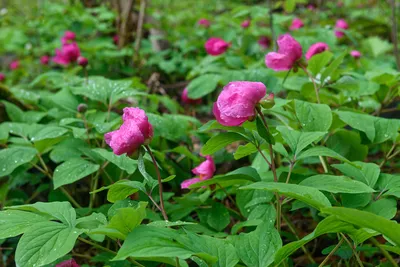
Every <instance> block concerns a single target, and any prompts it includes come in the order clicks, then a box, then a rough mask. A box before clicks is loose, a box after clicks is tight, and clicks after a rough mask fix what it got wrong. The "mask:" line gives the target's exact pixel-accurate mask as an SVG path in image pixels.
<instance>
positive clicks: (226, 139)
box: [201, 132, 246, 155]
mask: <svg viewBox="0 0 400 267" xmlns="http://www.w3.org/2000/svg"><path fill="white" fill-rule="evenodd" d="M243 140H246V138H245V137H244V136H243V135H241V134H238V133H232V132H228V133H219V134H217V135H215V136H213V137H211V138H210V139H209V140H208V141H207V143H205V144H204V146H203V148H202V149H201V153H202V154H203V155H211V154H214V153H215V152H217V151H218V150H220V149H221V148H224V147H225V146H227V145H229V144H231V143H233V142H236V141H243Z"/></svg>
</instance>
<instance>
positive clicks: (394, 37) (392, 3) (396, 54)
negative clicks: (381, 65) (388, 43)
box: [389, 0, 400, 70]
mask: <svg viewBox="0 0 400 267" xmlns="http://www.w3.org/2000/svg"><path fill="white" fill-rule="evenodd" d="M389 3H390V7H391V9H392V42H393V46H394V49H393V52H394V57H395V59H396V63H397V69H398V70H400V53H399V43H398V42H399V41H398V36H397V16H396V1H395V0H389Z"/></svg>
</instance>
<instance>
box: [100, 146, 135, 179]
mask: <svg viewBox="0 0 400 267" xmlns="http://www.w3.org/2000/svg"><path fill="white" fill-rule="evenodd" d="M93 151H94V152H96V153H97V154H99V155H100V156H101V157H103V158H104V159H106V160H108V161H110V162H111V163H113V164H115V165H117V166H118V167H119V168H120V169H122V170H124V171H126V172H127V173H128V174H132V173H134V172H135V171H136V169H137V161H136V160H133V159H131V158H129V157H128V156H127V155H126V154H123V155H120V156H117V155H115V154H114V153H113V152H111V151H107V150H105V149H104V148H94V149H93Z"/></svg>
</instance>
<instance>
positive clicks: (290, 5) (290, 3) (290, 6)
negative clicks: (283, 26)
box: [283, 0, 296, 13]
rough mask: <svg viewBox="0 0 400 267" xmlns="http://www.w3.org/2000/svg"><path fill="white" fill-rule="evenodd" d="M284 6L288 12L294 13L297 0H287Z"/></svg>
mask: <svg viewBox="0 0 400 267" xmlns="http://www.w3.org/2000/svg"><path fill="white" fill-rule="evenodd" d="M283 8H284V9H285V11H286V12H288V13H292V12H293V11H294V9H295V8H296V0H285V1H284V4H283Z"/></svg>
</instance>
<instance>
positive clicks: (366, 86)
mask: <svg viewBox="0 0 400 267" xmlns="http://www.w3.org/2000/svg"><path fill="white" fill-rule="evenodd" d="M166 2H173V3H166ZM166 2H165V1H160V3H158V1H155V3H153V4H152V5H151V6H150V7H149V13H150V15H152V16H153V17H154V18H156V19H158V20H159V21H160V27H161V29H162V30H164V31H165V33H166V35H165V36H168V41H169V42H170V44H172V47H170V49H167V50H164V51H163V52H154V51H153V50H152V49H151V41H152V40H151V36H150V37H149V38H148V39H145V40H143V41H142V48H141V51H140V52H141V53H140V55H141V60H142V62H141V64H143V65H144V66H147V67H149V68H150V69H156V70H157V71H161V72H162V75H163V79H164V80H165V81H168V82H175V81H180V80H182V79H187V80H191V82H190V83H189V85H188V92H189V97H191V98H201V97H206V96H207V97H208V99H209V100H214V99H215V98H216V95H217V93H218V91H219V89H221V87H222V86H223V85H225V84H226V83H228V82H230V81H236V80H247V81H260V82H263V83H264V84H265V85H266V86H267V88H268V91H272V92H274V93H275V94H276V97H275V105H274V106H273V107H272V108H270V109H262V111H261V112H262V113H263V116H262V117H261V116H258V117H257V118H256V119H255V120H254V121H247V122H245V123H244V124H243V125H242V126H240V127H226V126H222V125H220V124H219V123H218V122H216V121H215V120H210V119H209V118H210V117H209V115H210V114H211V106H212V101H204V102H203V105H201V106H199V107H182V106H181V105H180V103H179V102H178V101H177V100H176V97H175V96H174V95H172V94H171V95H169V94H165V91H160V92H161V93H159V92H158V91H157V92H154V90H152V89H151V88H147V86H146V85H145V84H144V82H143V81H145V80H146V78H148V77H147V76H146V75H147V74H148V73H147V72H146V71H143V73H141V72H140V70H135V72H136V74H138V75H143V76H131V75H130V74H131V73H132V71H133V70H132V67H131V66H129V64H124V61H125V60H126V59H127V58H131V57H132V53H133V51H132V48H130V47H127V48H123V49H120V50H118V49H117V48H116V47H115V45H113V44H112V39H111V38H110V35H111V34H112V33H113V32H114V31H113V30H112V22H113V20H114V19H115V14H114V13H113V12H111V11H109V10H108V9H107V7H106V6H100V7H96V8H84V7H83V6H82V5H81V4H76V3H75V4H72V5H63V4H57V3H47V2H46V4H45V5H43V7H41V8H40V9H38V11H37V12H40V14H41V16H40V17H39V16H37V14H34V15H33V18H32V19H31V23H28V24H26V25H22V24H17V22H18V20H19V19H22V18H20V17H18V16H17V17H16V18H14V19H12V18H11V16H10V15H11V14H13V13H12V12H13V10H12V9H10V10H9V14H7V17H6V19H5V20H4V21H3V20H2V21H0V25H1V26H2V28H1V29H0V42H1V43H4V44H5V45H4V46H2V47H0V53H11V54H13V55H18V56H19V57H20V58H21V60H22V62H23V68H21V69H19V70H18V71H15V72H12V73H9V75H8V77H12V78H7V80H6V83H5V84H4V85H0V93H1V94H0V95H1V96H2V100H1V103H2V106H3V107H4V110H5V114H4V115H2V116H3V117H6V118H7V120H6V121H4V122H2V123H1V124H0V145H1V151H0V203H1V206H2V207H3V208H4V209H3V210H2V211H0V244H1V246H2V247H5V248H9V247H11V248H12V249H9V250H7V249H5V250H3V249H1V248H0V253H2V254H3V256H4V257H3V258H4V259H6V261H7V262H6V265H7V264H12V263H11V262H13V261H15V262H16V265H17V266H21V267H30V266H45V265H46V266H55V265H56V264H57V263H59V262H61V261H63V260H65V259H68V258H71V257H73V258H75V259H76V260H77V261H78V262H80V263H90V265H94V264H96V265H107V266H158V265H160V264H166V265H170V266H189V265H190V266H192V264H193V265H194V264H197V265H198V266H220V267H222V266H223V267H233V266H280V265H282V266H288V265H290V266H292V265H295V264H298V265H302V266H304V265H306V264H307V263H309V264H313V263H314V264H315V263H316V262H317V263H321V262H322V261H324V258H325V256H326V255H328V256H326V257H327V258H326V260H327V261H328V262H329V261H330V260H332V259H333V257H335V259H337V260H338V261H342V262H345V263H346V264H348V265H351V264H353V265H354V266H356V265H357V264H359V265H360V266H362V262H363V261H364V262H370V263H372V264H374V265H378V264H382V266H384V264H386V263H389V264H391V265H393V266H397V263H396V262H397V261H398V259H399V255H400V226H399V224H398V223H397V222H396V220H398V219H399V217H398V212H397V202H398V198H400V176H399V175H398V174H397V171H398V166H399V161H398V157H396V156H397V155H399V154H400V150H399V149H400V148H399V144H400V137H399V128H400V120H399V119H396V118H392V117H393V113H391V112H392V111H393V110H394V111H396V110H397V107H396V105H397V103H396V101H398V96H399V88H400V73H399V72H398V71H397V70H396V66H395V60H394V58H393V56H392V54H391V52H392V44H391V43H389V42H388V41H386V40H384V39H381V37H378V36H379V35H381V34H382V32H386V31H388V24H386V23H385V22H382V21H381V20H380V16H381V15H380V13H379V12H380V10H381V8H382V7H381V6H379V5H378V6H373V5H372V6H369V7H368V10H359V9H355V10H354V11H352V12H351V13H350V14H347V15H348V17H349V21H350V22H351V25H361V26H354V27H350V29H349V30H348V31H346V38H345V39H344V40H340V41H339V40H337V39H336V38H335V37H334V35H333V28H332V26H331V27H329V25H334V21H335V19H337V18H338V14H340V15H341V16H344V13H346V11H347V10H345V11H343V8H340V7H337V6H336V5H334V6H329V5H331V4H332V3H330V4H328V6H327V7H329V9H328V8H326V9H324V8H321V9H320V10H317V11H315V10H314V11H310V10H308V9H306V8H304V7H305V6H303V5H302V4H303V3H300V2H304V1H277V2H276V3H275V4H276V6H273V7H271V8H273V9H274V10H275V13H274V14H273V19H274V22H273V23H274V24H273V25H272V27H269V20H268V14H269V13H268V12H269V9H268V8H267V7H265V6H264V4H262V5H261V4H260V5H256V4H254V5H249V6H245V5H242V4H240V3H237V1H229V3H228V1H227V3H226V4H223V3H219V4H218V6H217V7H216V8H215V7H214V6H211V5H207V3H204V4H199V5H198V7H199V8H198V9H196V10H200V11H196V12H199V13H198V14H197V13H194V14H195V15H196V16H194V14H193V13H191V12H188V11H187V10H186V12H185V11H184V9H185V8H187V5H188V3H189V1H188V3H186V1H181V2H184V3H180V4H178V2H179V1H166ZM200 2H202V1H200ZM211 2H214V1H211ZM274 2H275V1H274ZM354 2H356V1H354ZM167 4H168V5H169V6H170V7H169V8H171V9H174V10H175V12H165V9H166V5H167ZM347 4H349V3H347ZM350 4H351V3H350ZM352 4H354V5H357V4H358V3H352ZM175 5H178V6H175ZM190 5H192V3H191V4H190ZM296 5H297V8H296V13H297V15H298V16H304V17H306V16H308V17H310V18H309V19H308V20H306V21H307V23H306V26H305V27H304V28H302V29H300V30H298V31H296V32H294V33H293V36H295V38H296V39H298V40H299V42H300V43H301V44H302V46H303V49H306V48H308V47H309V46H310V45H311V44H313V43H315V42H318V41H324V42H326V43H327V44H328V45H329V47H330V51H326V52H324V53H320V54H318V55H316V56H314V57H313V58H311V60H309V62H308V66H307V69H306V70H307V73H308V74H309V76H308V75H306V74H305V73H304V72H303V71H302V70H299V71H298V72H294V71H290V72H286V73H275V72H273V71H272V70H269V69H266V67H265V65H264V55H265V52H266V51H263V50H261V49H260V48H259V47H258V44H257V39H258V37H260V36H263V35H268V36H271V34H272V32H271V29H273V30H274V34H276V35H279V34H281V33H284V32H286V31H287V27H288V24H289V23H290V21H291V20H292V18H294V15H290V14H289V15H287V14H285V15H284V14H283V13H282V12H280V13H278V12H276V11H278V10H280V9H282V8H283V9H284V10H285V11H286V12H292V11H293V10H295V9H294V8H295V7H296ZM180 8H181V9H182V10H180ZM211 8H212V9H213V10H210V9H211ZM386 8H387V7H386ZM15 11H16V10H15ZM178 11H179V12H178ZM220 11H224V12H223V13H221V14H220ZM214 12H215V14H220V15H218V16H212V18H213V19H214V21H213V20H212V19H211V18H210V17H211V15H210V14H214ZM65 13H67V14H68V15H69V16H66V15H65ZM164 13H165V14H164ZM207 16H208V17H209V18H210V20H211V21H212V25H211V27H210V28H209V29H204V28H201V27H198V26H195V24H196V21H197V20H198V19H199V18H200V17H207ZM248 17H251V19H252V25H251V26H250V28H248V29H242V28H241V27H240V22H241V21H242V20H244V19H245V18H248ZM27 19H28V18H27ZM172 19H174V21H173V22H172ZM182 21H185V22H186V23H181V22H182ZM178 24H179V25H180V26H179V27H178V28H174V27H171V26H170V25H178ZM311 25H312V26H311ZM365 25H375V26H376V31H375V32H374V31H368V32H363V31H361V30H360V29H361V28H362V27H365ZM371 27H372V26H371ZM66 29H72V30H74V31H76V32H77V36H78V37H77V39H78V42H79V40H80V43H79V45H80V47H82V50H83V51H84V52H85V53H86V55H87V57H88V58H89V62H90V65H89V66H90V67H89V69H88V71H89V75H88V76H87V75H85V74H84V73H83V72H82V71H81V69H80V68H73V67H69V68H65V69H62V70H60V69H50V67H46V69H39V68H37V66H38V64H39V63H38V62H37V58H38V57H39V56H40V55H43V54H45V53H48V54H51V53H52V51H53V49H54V48H55V47H57V46H58V45H59V44H58V41H57V40H58V39H59V37H60V36H61V35H62V33H63V31H64V30H66ZM194 29H195V30H194ZM389 30H390V29H389ZM37 33H39V34H37ZM97 35H98V36H97ZM31 36H35V38H30V37H31ZM79 36H80V37H79ZM85 36H87V37H88V39H86V38H84V37H85ZM211 36H220V37H223V38H224V39H225V40H226V41H230V42H232V46H231V47H230V49H228V51H227V52H226V53H225V54H223V55H221V56H218V57H211V56H206V55H205V52H203V45H204V42H205V41H206V40H207V38H208V37H211ZM28 40H29V42H31V44H32V45H33V46H32V48H31V49H29V50H26V47H25V46H26V43H27V42H28ZM355 47H356V48H359V49H360V50H361V51H362V53H363V57H362V58H361V59H360V60H359V61H356V60H354V59H353V58H351V57H350V56H349V50H350V49H351V48H355ZM270 50H272V49H270ZM114 70H117V71H115V72H114ZM126 74H129V76H128V75H126ZM127 76H128V77H127ZM313 82H315V83H316V84H317V86H318V90H319V94H320V100H321V103H322V104H316V102H317V100H316V96H315V93H314V85H313ZM3 96H4V97H3ZM396 99H397V100H396ZM126 106H139V107H141V108H142V109H144V110H145V111H146V114H147V115H148V117H149V121H150V123H151V124H152V125H153V127H154V138H153V140H152V142H151V144H150V147H151V149H152V152H153V153H154V155H155V158H156V160H157V163H158V166H154V164H152V159H151V157H150V156H149V155H148V154H145V153H140V155H139V157H138V158H137V159H133V158H130V157H127V156H126V155H121V156H116V155H114V154H113V153H112V152H111V151H110V150H109V149H108V148H107V146H106V144H105V141H104V134H105V133H107V132H109V131H112V130H114V129H116V128H118V126H119V125H120V124H121V116H120V114H121V110H122V108H123V107H126ZM393 107H394V108H393ZM192 114H197V117H196V116H192ZM396 114H398V113H394V116H396ZM264 118H265V119H266V121H267V124H268V126H269V127H267V128H266V127H265V125H264V123H263V119H264ZM200 155H202V156H205V155H212V156H213V157H214V159H215V162H216V164H217V174H216V175H215V176H214V177H213V178H212V179H209V180H205V181H202V182H199V183H196V184H193V185H191V186H190V190H189V191H188V190H181V189H180V183H181V182H182V181H183V180H185V179H186V178H190V177H191V174H190V170H191V169H192V168H193V167H194V166H196V165H198V164H199V163H200V162H201V161H202V157H201V156H200ZM156 168H157V169H160V171H161V176H162V177H163V178H164V179H163V180H162V183H163V185H164V186H163V187H164V192H163V198H164V201H165V211H166V213H167V214H168V218H169V220H168V221H166V220H163V219H162V216H161V213H160V212H159V210H158V209H157V207H158V205H157V203H158V202H159V200H160V196H159V195H158V190H155V189H156V188H157V187H158V183H157V176H156V174H157V170H156ZM21 235H22V236H21ZM19 236H21V237H19ZM311 241H314V242H311ZM299 255H300V256H299ZM302 255H305V257H303V256H302ZM381 255H383V257H382V256H381ZM381 262H382V263H381ZM323 263H324V264H325V263H327V262H325V261H324V262H323Z"/></svg>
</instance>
